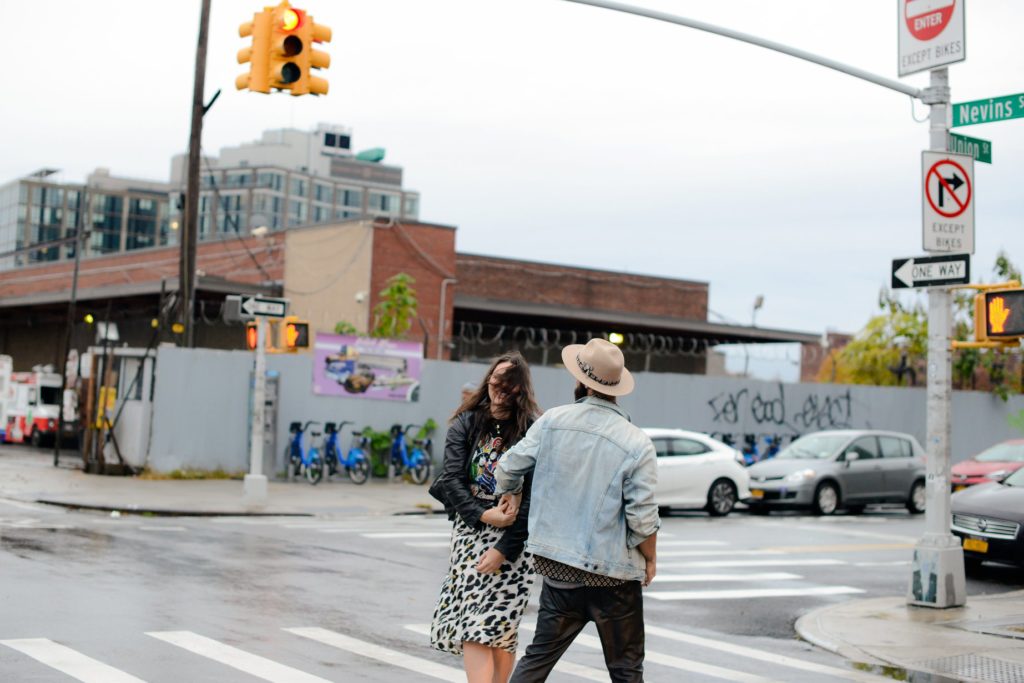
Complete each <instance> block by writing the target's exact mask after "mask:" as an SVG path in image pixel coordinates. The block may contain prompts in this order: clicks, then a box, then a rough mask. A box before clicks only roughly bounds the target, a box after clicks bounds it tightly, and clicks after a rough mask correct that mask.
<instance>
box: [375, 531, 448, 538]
mask: <svg viewBox="0 0 1024 683" xmlns="http://www.w3.org/2000/svg"><path fill="white" fill-rule="evenodd" d="M362 536H363V538H451V537H452V533H451V532H450V531H389V532H386V533H378V534H362Z"/></svg>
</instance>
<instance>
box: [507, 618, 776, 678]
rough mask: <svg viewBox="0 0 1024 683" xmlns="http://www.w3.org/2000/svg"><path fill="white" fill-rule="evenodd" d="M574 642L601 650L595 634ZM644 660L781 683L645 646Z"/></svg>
mask: <svg viewBox="0 0 1024 683" xmlns="http://www.w3.org/2000/svg"><path fill="white" fill-rule="evenodd" d="M522 628H524V629H526V630H528V631H536V630H537V625H536V624H535V623H527V622H525V621H524V622H523V624H522ZM573 642H574V643H579V644H580V645H582V646H584V647H589V648H591V649H597V650H600V649H602V648H601V641H600V640H599V639H597V638H595V637H594V636H588V635H585V634H582V633H581V634H580V635H578V636H576V639H575V640H574V641H573ZM644 661H645V662H651V663H653V664H661V665H662V666H668V667H672V668H673V669H680V670H682V671H689V672H691V673H697V674H703V675H705V676H711V677H712V678H721V679H722V680H726V681H734V683H779V682H777V681H773V680H772V679H771V678H765V677H764V676H758V675H756V674H748V673H745V672H743V671H735V670H733V669H726V668H724V667H721V666H715V665H714V664H705V663H703V662H696V661H694V660H692V659H684V658H682V657H676V656H673V655H666V654H664V653H661V652H656V651H654V650H650V649H647V648H645V652H644Z"/></svg>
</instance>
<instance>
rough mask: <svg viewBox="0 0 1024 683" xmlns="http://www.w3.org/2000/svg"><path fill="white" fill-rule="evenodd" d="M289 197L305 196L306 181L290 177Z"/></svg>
mask: <svg viewBox="0 0 1024 683" xmlns="http://www.w3.org/2000/svg"><path fill="white" fill-rule="evenodd" d="M291 195H292V196H293V197H305V196H306V180H305V178H297V177H295V176H292V184H291Z"/></svg>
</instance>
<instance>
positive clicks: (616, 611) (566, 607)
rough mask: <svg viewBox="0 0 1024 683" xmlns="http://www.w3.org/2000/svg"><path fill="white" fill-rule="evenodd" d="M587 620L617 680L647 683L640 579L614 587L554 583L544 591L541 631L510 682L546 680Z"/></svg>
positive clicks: (546, 585)
mask: <svg viewBox="0 0 1024 683" xmlns="http://www.w3.org/2000/svg"><path fill="white" fill-rule="evenodd" d="M588 621H593V622H594V625H595V626H596V627H597V633H598V635H599V636H600V637H601V647H602V649H603V650H604V663H605V665H607V667H608V673H609V675H610V676H611V680H612V681H613V683H643V680H644V600H643V594H642V593H641V590H640V582H639V581H630V582H628V583H625V584H623V585H621V586H616V587H614V588H590V587H586V586H584V587H583V588H569V589H566V588H552V587H551V586H549V585H548V584H547V582H545V583H544V588H543V589H542V590H541V594H540V613H539V614H538V616H537V632H536V633H535V634H534V636H533V642H532V643H530V646H529V647H527V648H526V654H525V655H524V656H523V658H522V659H521V660H520V661H519V665H518V666H516V670H515V672H514V673H513V674H512V678H511V679H510V681H509V683H534V682H535V681H536V682H539V681H544V680H547V677H548V675H549V674H550V673H551V670H552V669H553V668H554V666H555V663H556V662H558V659H559V658H560V657H561V656H562V653H564V652H565V651H566V650H567V649H568V648H569V645H571V644H572V641H573V640H574V639H575V638H576V636H577V635H579V633H580V631H582V630H583V627H584V626H586V625H587V622H588Z"/></svg>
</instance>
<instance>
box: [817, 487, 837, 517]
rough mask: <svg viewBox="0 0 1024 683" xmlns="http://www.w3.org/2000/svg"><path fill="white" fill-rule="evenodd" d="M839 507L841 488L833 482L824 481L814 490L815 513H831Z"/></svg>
mask: <svg viewBox="0 0 1024 683" xmlns="http://www.w3.org/2000/svg"><path fill="white" fill-rule="evenodd" d="M838 507H839V489H837V488H836V485H835V484H833V483H832V482H828V481H825V482H822V483H821V484H819V485H818V488H817V489H815V491H814V514H816V515H831V514H832V513H834V512H835V511H836V509H837V508H838Z"/></svg>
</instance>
